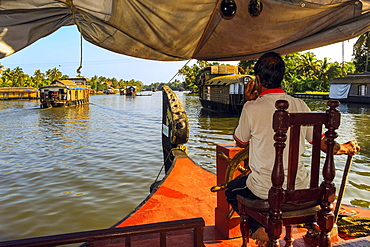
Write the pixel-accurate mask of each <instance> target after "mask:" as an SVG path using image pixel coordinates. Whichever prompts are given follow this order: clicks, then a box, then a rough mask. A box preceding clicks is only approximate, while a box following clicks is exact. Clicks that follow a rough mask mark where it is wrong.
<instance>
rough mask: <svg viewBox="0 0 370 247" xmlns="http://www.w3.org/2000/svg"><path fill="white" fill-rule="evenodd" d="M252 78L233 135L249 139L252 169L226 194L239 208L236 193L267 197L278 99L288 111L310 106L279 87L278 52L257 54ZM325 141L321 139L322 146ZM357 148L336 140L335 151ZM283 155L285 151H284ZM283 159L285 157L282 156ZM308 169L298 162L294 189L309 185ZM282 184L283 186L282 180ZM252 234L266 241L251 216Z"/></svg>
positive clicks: (304, 133)
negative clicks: (273, 126) (285, 104)
mask: <svg viewBox="0 0 370 247" xmlns="http://www.w3.org/2000/svg"><path fill="white" fill-rule="evenodd" d="M254 73H255V76H256V78H255V80H256V81H253V80H251V81H249V82H248V84H247V85H246V86H245V88H246V89H245V95H246V101H247V102H246V103H245V104H244V106H243V110H242V113H241V116H240V119H239V124H238V126H237V127H236V129H235V132H234V139H235V141H236V144H237V145H238V146H239V147H243V148H244V147H246V145H247V144H248V143H249V145H250V146H249V155H250V158H249V166H250V168H251V170H252V173H251V174H250V175H249V176H245V177H239V178H236V179H234V180H232V181H230V182H229V184H228V186H227V188H226V190H225V194H226V200H227V201H228V202H229V203H230V204H231V206H232V207H233V209H234V210H235V211H236V212H238V204H237V200H236V196H237V195H238V194H241V195H243V196H245V197H248V198H251V199H267V197H268V191H269V189H270V188H271V172H272V169H273V165H274V159H275V149H274V146H273V143H274V140H273V136H274V130H273V128H272V117H273V114H274V112H275V110H276V108H275V102H276V101H277V100H286V101H288V102H289V108H288V111H289V112H310V109H309V107H308V106H307V105H306V104H305V103H304V101H302V100H301V99H297V98H293V97H291V96H289V95H288V94H286V93H285V92H284V90H283V89H282V88H281V83H282V81H283V78H284V73H285V64H284V61H283V60H282V58H281V57H280V55H279V54H277V53H275V52H269V53H266V54H264V55H263V56H261V57H260V59H259V60H258V61H257V63H256V65H255V67H254ZM301 137H303V138H301V143H300V150H301V151H302V154H303V152H304V149H305V139H306V140H307V141H309V142H310V141H312V140H311V138H312V128H309V127H305V128H302V130H301ZM325 148H326V145H325V142H324V140H323V141H322V148H321V149H322V150H323V151H325ZM358 151H360V147H359V146H358V144H357V142H356V141H350V142H348V143H346V144H338V143H336V144H335V147H334V153H335V154H348V155H354V154H356V153H357V152H358ZM285 156H286V155H285ZM284 159H285V160H284V163H285V164H286V162H287V157H284ZM308 183H309V173H308V171H307V170H306V168H305V167H304V165H303V163H302V162H300V165H299V167H298V171H297V181H296V189H304V188H307V187H308ZM283 186H286V185H285V184H284V185H283ZM250 225H251V230H252V238H254V239H256V244H257V245H259V246H264V245H266V243H267V241H268V236H267V234H266V232H265V229H264V228H263V227H262V225H260V224H259V223H258V222H257V221H255V220H253V219H251V222H250Z"/></svg>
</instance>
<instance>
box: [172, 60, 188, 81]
mask: <svg viewBox="0 0 370 247" xmlns="http://www.w3.org/2000/svg"><path fill="white" fill-rule="evenodd" d="M190 61H191V59H189V60H188V61H187V62H186V63H185V64H184V65H183V66H182V67H181V69H182V68H184V67H185V66H186V65H188V63H189V62H190ZM181 69H179V70H178V71H177V73H176V74H175V75H174V76H173V77H172V78H171V80H169V81H168V83H170V82H171V81H172V80H173V78H175V77H176V76H177V75H178V74H179V71H180V70H181Z"/></svg>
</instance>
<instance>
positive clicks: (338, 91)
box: [329, 72, 370, 104]
mask: <svg viewBox="0 0 370 247" xmlns="http://www.w3.org/2000/svg"><path fill="white" fill-rule="evenodd" d="M369 86H370V73H369V72H367V73H362V74H348V75H347V76H345V77H339V78H335V79H333V80H332V81H330V93H329V98H330V99H337V100H339V101H341V102H350V103H366V104H370V90H369Z"/></svg>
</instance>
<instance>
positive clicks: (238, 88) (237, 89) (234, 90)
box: [229, 82, 244, 94]
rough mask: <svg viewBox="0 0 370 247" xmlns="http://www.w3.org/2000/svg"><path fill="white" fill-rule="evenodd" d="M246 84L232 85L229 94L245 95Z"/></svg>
mask: <svg viewBox="0 0 370 247" xmlns="http://www.w3.org/2000/svg"><path fill="white" fill-rule="evenodd" d="M243 92H244V84H243V83H242V82H239V83H234V84H230V89H229V94H243Z"/></svg>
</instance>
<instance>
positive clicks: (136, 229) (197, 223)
mask: <svg viewBox="0 0 370 247" xmlns="http://www.w3.org/2000/svg"><path fill="white" fill-rule="evenodd" d="M204 226H205V222H204V220H203V218H193V219H185V220H175V221H166V222H158V223H152V224H145V225H135V226H126V227H118V228H108V229H100V230H92V231H84V232H75V233H67V234H59V235H52V236H44V237H36V238H27V239H18V240H10V241H3V242H0V246H8V247H9V246H12V247H15V246H23V247H24V246H27V247H36V246H37V247H42V246H58V245H65V244H73V243H83V242H87V243H88V244H86V246H89V247H91V246H94V241H104V240H113V239H117V238H125V247H131V242H132V237H134V236H139V235H140V236H142V235H146V234H155V233H159V238H160V246H161V247H166V245H167V244H166V242H167V241H166V240H167V233H168V232H171V231H179V230H185V229H192V228H193V241H194V246H196V247H200V246H203V230H204ZM98 245H99V244H98ZM121 246H122V244H121Z"/></svg>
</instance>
